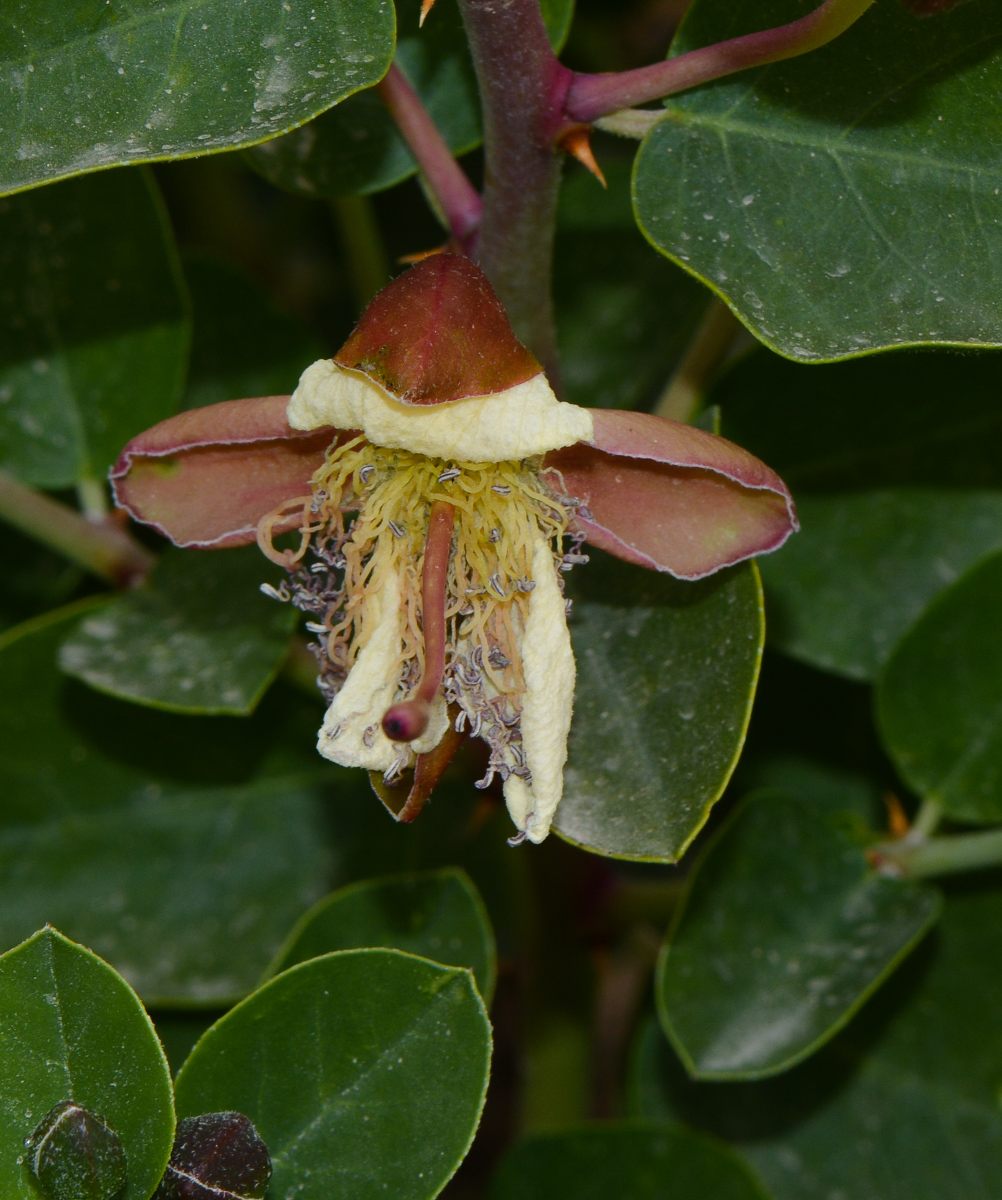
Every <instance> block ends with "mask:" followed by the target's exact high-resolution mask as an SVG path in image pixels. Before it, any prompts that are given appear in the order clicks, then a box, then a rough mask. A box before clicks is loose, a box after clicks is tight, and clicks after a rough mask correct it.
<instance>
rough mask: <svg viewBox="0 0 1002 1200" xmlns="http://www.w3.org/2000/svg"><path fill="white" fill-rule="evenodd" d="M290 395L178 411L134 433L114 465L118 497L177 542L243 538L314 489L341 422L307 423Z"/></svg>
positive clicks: (215, 543) (238, 541) (236, 542)
mask: <svg viewBox="0 0 1002 1200" xmlns="http://www.w3.org/2000/svg"><path fill="white" fill-rule="evenodd" d="M288 402H289V397H288V396H260V397H256V398H254V399H251V400H227V401H224V402H223V403H221V404H211V405H208V406H206V407H205V408H194V409H190V410H189V411H187V412H183V413H178V415H177V416H176V417H171V418H169V419H168V420H166V421H161V422H160V424H159V425H154V426H153V428H152V429H147V430H146V432H145V433H141V434H139V436H138V437H135V438H133V439H132V441H131V442H129V444H128V445H127V446H126V447H125V449H124V450H123V451H122V453H121V455H120V456H119V459H118V462H117V463H116V464H115V466H114V467H113V468H112V470H111V472H110V478H111V484H112V489H113V492H114V496H115V503H116V504H117V505H118V506H119V507H120V508H123V509H125V511H126V512H128V513H129V515H130V516H131V517H132V518H133V519H134V520H136V521H139V522H141V523H143V524H145V525H152V526H153V528H154V529H156V530H157V531H158V532H159V533H162V534H163V535H164V537H167V538H170V540H171V541H172V542H174V544H175V545H178V546H196V547H210V546H211V547H219V548H222V547H224V546H242V545H247V544H249V543H250V542H253V541H254V539H255V531H256V529H257V523H258V521H259V520H260V519H261V517H263V516H264V515H265V514H266V513H269V512H271V511H272V509H274V508H275V507H276V506H277V505H279V504H281V503H282V501H283V500H287V499H288V498H289V497H290V496H295V495H299V494H301V493H302V492H303V491H305V490H308V489H309V483H310V480H311V479H312V477H313V474H314V472H315V471H316V469H317V468H318V467H319V466H320V465H321V464H322V463H323V461H324V456H325V453H326V451H327V447H328V446H329V445H330V443H331V442H332V441H333V440H334V438H335V436H336V430H333V429H330V428H325V429H315V430H311V431H309V432H303V431H302V430H298V429H291V428H290V427H289V425H288V423H287V422H286V419H285V410H286V407H287V405H288Z"/></svg>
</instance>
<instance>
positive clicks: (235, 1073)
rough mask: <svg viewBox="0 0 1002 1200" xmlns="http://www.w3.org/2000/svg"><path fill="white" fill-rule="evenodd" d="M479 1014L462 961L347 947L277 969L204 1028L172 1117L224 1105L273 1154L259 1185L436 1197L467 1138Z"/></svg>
mask: <svg viewBox="0 0 1002 1200" xmlns="http://www.w3.org/2000/svg"><path fill="white" fill-rule="evenodd" d="M490 1047H491V1037H490V1024H489V1022H488V1020H487V1014H486V1012H485V1011H484V1007H483V1002H482V1001H481V999H480V997H479V995H478V994H477V991H476V988H475V986H474V984H473V977H472V975H471V974H470V973H469V972H468V971H463V970H456V969H454V968H448V967H441V966H438V965H437V964H435V963H431V962H428V961H427V960H426V959H422V958H415V957H413V956H411V955H409V954H402V953H400V952H399V951H396V950H346V951H342V952H340V953H338V954H329V955H325V956H324V957H322V958H315V959H311V960H310V961H309V962H306V963H301V964H300V965H299V966H297V967H293V968H292V969H291V970H289V971H286V972H284V973H283V974H282V975H279V976H277V977H276V978H275V979H273V980H272V981H271V982H270V983H268V984H266V985H265V986H264V987H263V988H261V989H260V991H257V992H255V993H254V994H253V995H252V996H250V997H248V999H247V1000H245V1001H244V1002H243V1003H242V1004H240V1005H238V1006H237V1007H236V1008H235V1009H233V1010H232V1011H231V1012H229V1013H227V1015H226V1016H225V1017H223V1018H222V1020H220V1021H218V1022H217V1023H216V1024H215V1025H214V1026H213V1027H212V1028H211V1029H210V1030H209V1031H208V1032H207V1033H206V1034H205V1036H204V1037H203V1038H202V1040H201V1041H200V1042H199V1043H198V1045H197V1046H196V1047H195V1049H194V1051H192V1054H191V1057H190V1058H189V1059H188V1061H187V1062H186V1063H185V1065H184V1067H183V1068H182V1069H181V1073H180V1075H179V1076H178V1079H177V1106H178V1114H179V1115H180V1116H189V1115H190V1116H194V1115H196V1114H198V1113H202V1112H218V1111H223V1110H227V1109H235V1110H236V1111H238V1112H242V1113H245V1114H246V1115H247V1116H248V1117H250V1119H251V1120H252V1121H253V1122H254V1125H255V1126H256V1128H257V1130H258V1133H259V1134H260V1135H261V1137H262V1138H263V1139H264V1141H265V1144H266V1145H267V1146H268V1149H269V1151H270V1152H271V1158H272V1164H273V1168H274V1174H273V1176H272V1183H271V1193H272V1194H273V1195H276V1196H284V1195H286V1193H287V1192H288V1191H290V1190H291V1191H293V1192H294V1194H295V1195H297V1196H301V1197H302V1200H314V1198H316V1200H320V1198H321V1197H322V1198H323V1200H327V1198H328V1197H330V1196H332V1195H337V1196H338V1197H341V1198H342V1200H361V1198H366V1200H368V1197H377V1196H385V1195H387V1194H389V1195H392V1196H395V1197H399V1200H419V1198H420V1200H424V1198H425V1197H428V1198H429V1200H430V1198H431V1197H433V1196H436V1195H437V1194H438V1192H439V1191H440V1190H441V1188H442V1187H443V1186H444V1184H445V1182H446V1180H447V1179H449V1177H450V1176H451V1175H452V1173H453V1172H454V1171H455V1169H456V1167H457V1166H458V1164H459V1162H460V1161H461V1160H462V1158H463V1156H464V1155H465V1154H466V1151H467V1149H468V1148H469V1145H470V1142H471V1141H472V1139H473V1134H474V1131H475V1130H476V1127H477V1122H478V1121H479V1119H480V1110H481V1107H482V1105H483V1099H484V1093H485V1090H486V1086H487V1072H488V1067H489V1063H490Z"/></svg>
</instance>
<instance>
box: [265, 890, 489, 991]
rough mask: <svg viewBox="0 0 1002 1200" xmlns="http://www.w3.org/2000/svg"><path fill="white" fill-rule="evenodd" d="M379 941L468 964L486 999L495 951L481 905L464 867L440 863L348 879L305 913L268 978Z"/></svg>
mask: <svg viewBox="0 0 1002 1200" xmlns="http://www.w3.org/2000/svg"><path fill="white" fill-rule="evenodd" d="M372 946H385V947H387V948H390V949H394V950H404V951H407V952H408V953H409V954H417V955H419V956H421V957H422V958H430V959H431V960H432V961H433V962H439V963H444V964H445V965H446V966H449V967H468V968H469V969H470V970H471V971H472V972H473V977H474V979H476V981H477V987H478V988H479V989H480V994H481V995H482V996H483V997H484V999H485V1000H486V1002H487V1003H488V1004H489V1003H490V1000H491V997H492V996H493V994H494V981H495V978H496V975H497V954H496V950H495V947H494V933H493V931H492V930H491V924H490V921H489V919H488V917H487V912H486V910H485V908H484V902H483V900H481V898H480V894H479V893H478V891H477V889H476V888H475V887H474V885H473V881H472V880H471V879H470V877H469V876H468V875H467V874H466V872H465V871H463V870H460V869H459V868H458V867H446V868H445V869H443V870H438V871H423V872H420V873H415V874H410V875H391V876H388V877H387V878H385V879H368V880H365V881H364V882H362V883H353V884H350V885H349V886H348V887H345V888H342V889H341V890H340V891H338V892H334V893H332V894H331V895H330V896H325V897H324V899H323V900H321V901H320V902H319V903H318V904H315V905H314V906H313V908H311V909H310V911H309V912H307V913H304V914H303V916H302V917H300V919H299V921H298V922H297V924H296V927H295V929H293V931H292V933H290V934H289V937H288V939H287V940H286V942H285V945H284V946H283V947H282V949H281V950H279V952H278V954H277V955H276V956H275V961H274V962H273V963H272V965H271V966H270V967H269V968H268V976H269V977H270V976H272V975H277V974H278V973H279V972H280V971H284V970H285V969H286V968H287V967H293V966H295V965H296V963H300V962H305V961H306V960H307V959H310V958H318V957H319V956H320V955H321V954H328V953H330V952H331V951H332V950H355V949H362V948H364V947H372Z"/></svg>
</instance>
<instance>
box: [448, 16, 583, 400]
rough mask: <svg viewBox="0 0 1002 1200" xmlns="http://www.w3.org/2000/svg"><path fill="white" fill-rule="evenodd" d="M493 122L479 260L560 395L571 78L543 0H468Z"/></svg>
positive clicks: (487, 120)
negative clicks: (562, 211)
mask: <svg viewBox="0 0 1002 1200" xmlns="http://www.w3.org/2000/svg"><path fill="white" fill-rule="evenodd" d="M459 7H460V9H461V11H462V14H463V21H464V23H465V26H466V33H467V37H468V39H469V43H470V51H471V53H472V55H473V62H474V65H475V67H476V71H477V78H478V80H479V84H480V99H481V103H482V105H483V117H484V160H485V161H484V166H485V174H484V179H485V187H484V212H483V221H482V224H481V229H480V241H479V246H478V248H477V252H476V257H477V261H478V262H479V264H480V266H481V267H482V268H483V269H484V271H485V272H486V274H487V276H488V278H489V279H490V281H491V283H492V284H493V285H494V287H495V289H496V291H497V293H498V295H499V296H500V298H501V301H502V303H503V304H504V306H505V308H506V309H507V310H508V315H509V317H510V318H511V322H512V325H513V326H514V329H515V333H516V334H517V335H518V337H519V338H521V340H522V341H523V342H524V343H525V344H526V345H527V346H528V347H529V349H530V350H531V351H532V352H533V354H535V355H536V357H537V358H538V359H539V360H540V362H541V363H542V364H543V366H544V368H545V369H546V372H547V374H548V375H549V378H550V383H551V385H552V386H553V387H554V389H555V390H558V391H559V388H560V376H559V363H558V359H557V337H556V326H555V324H554V319H553V298H552V277H553V236H554V229H555V226H556V213H557V190H558V188H559V186H560V169H561V155H560V153H559V152H558V151H557V150H556V148H555V144H556V140H557V138H558V136H559V134H560V131H561V128H562V127H563V125H564V122H563V117H562V112H563V101H564V97H565V95H566V91H567V87H568V85H569V83H570V80H571V72H570V71H569V70H568V69H567V68H566V67H563V66H561V64H560V63H559V62H558V61H557V59H556V57H555V56H554V54H553V51H552V49H551V48H550V42H549V39H548V38H547V35H546V26H545V25H544V24H543V18H542V14H541V13H540V9H539V0H504V2H503V3H498V0H459Z"/></svg>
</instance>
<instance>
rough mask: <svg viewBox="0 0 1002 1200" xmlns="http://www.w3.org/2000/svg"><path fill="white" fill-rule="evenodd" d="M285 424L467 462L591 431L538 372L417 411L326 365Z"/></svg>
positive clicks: (530, 451) (563, 442)
mask: <svg viewBox="0 0 1002 1200" xmlns="http://www.w3.org/2000/svg"><path fill="white" fill-rule="evenodd" d="M288 421H289V424H290V425H291V426H292V428H293V429H317V428H319V427H320V426H322V425H333V426H335V427H336V428H337V429H360V430H361V431H362V432H363V433H364V434H365V436H366V437H367V438H368V439H369V441H370V442H372V443H373V444H374V445H377V446H386V447H387V448H389V449H392V450H410V451H412V452H413V453H414V454H427V455H428V456H429V458H444V459H451V460H459V461H464V462H506V461H511V460H518V459H523V458H531V457H532V456H534V455H537V454H546V453H547V452H548V451H550V450H558V449H560V448H561V447H563V446H571V445H573V444H574V443H575V442H580V441H590V440H591V438H592V435H593V433H594V428H595V423H594V420H593V418H592V415H591V413H590V412H589V411H588V409H586V408H579V407H578V406H577V405H575V404H565V403H563V402H562V401H560V400H558V399H557V398H556V396H554V394H553V392H552V390H551V389H550V385H549V384H548V383H547V382H546V376H545V375H543V374H542V373H540V374H539V375H536V376H534V378H532V379H530V380H528V381H527V382H525V383H520V384H518V385H517V386H516V387H512V388H509V389H508V390H507V391H504V392H496V393H494V394H493V395H489V396H472V397H470V398H469V399H468V400H454V401H451V402H450V403H448V404H432V405H414V404H401V403H400V401H398V400H395V399H394V398H393V397H392V396H390V395H389V394H388V393H387V392H385V391H384V390H383V389H382V388H381V387H379V385H378V384H375V383H373V382H372V380H370V379H369V378H368V377H367V376H365V375H363V374H362V373H361V372H360V371H352V370H346V369H344V368H342V367H340V366H338V365H337V363H335V362H332V361H331V360H330V359H320V361H319V362H315V363H313V365H312V366H309V367H307V368H306V370H305V371H304V372H303V374H302V377H301V378H300V380H299V386H298V387H297V388H296V390H295V392H294V393H293V395H292V398H291V399H290V401H289V408H288Z"/></svg>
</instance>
